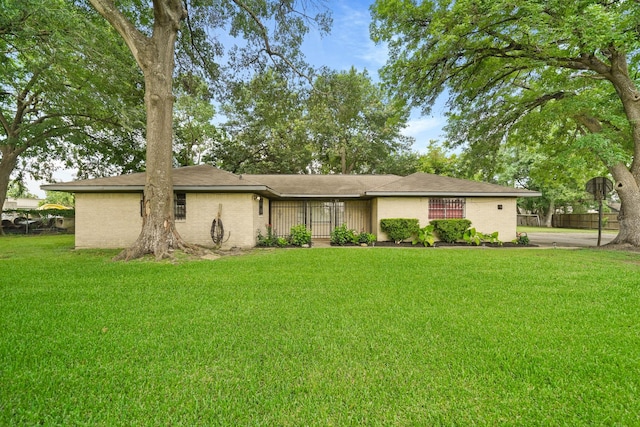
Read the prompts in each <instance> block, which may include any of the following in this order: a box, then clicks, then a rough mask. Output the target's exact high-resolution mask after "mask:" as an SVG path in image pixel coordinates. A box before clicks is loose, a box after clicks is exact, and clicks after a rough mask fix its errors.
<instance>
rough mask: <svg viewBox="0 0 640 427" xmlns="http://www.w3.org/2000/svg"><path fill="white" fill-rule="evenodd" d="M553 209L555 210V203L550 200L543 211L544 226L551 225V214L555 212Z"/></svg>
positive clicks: (549, 226) (548, 226)
mask: <svg viewBox="0 0 640 427" xmlns="http://www.w3.org/2000/svg"><path fill="white" fill-rule="evenodd" d="M555 211H556V205H555V203H554V202H553V200H552V201H550V202H549V207H548V208H547V211H546V212H545V214H544V218H543V220H542V222H543V223H544V226H545V227H547V228H551V227H553V214H554V213H555Z"/></svg>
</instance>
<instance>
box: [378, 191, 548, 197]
mask: <svg viewBox="0 0 640 427" xmlns="http://www.w3.org/2000/svg"><path fill="white" fill-rule="evenodd" d="M366 195H367V196H373V197H539V196H542V193H539V192H534V191H532V192H527V193H520V192H513V193H510V192H504V193H501V192H478V193H473V192H458V191H367V192H366Z"/></svg>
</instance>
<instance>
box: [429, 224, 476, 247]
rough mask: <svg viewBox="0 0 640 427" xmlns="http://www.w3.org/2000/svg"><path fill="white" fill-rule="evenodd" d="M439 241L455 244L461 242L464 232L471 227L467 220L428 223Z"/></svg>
mask: <svg viewBox="0 0 640 427" xmlns="http://www.w3.org/2000/svg"><path fill="white" fill-rule="evenodd" d="M430 224H432V225H433V227H434V231H435V233H436V234H437V235H438V237H440V240H442V241H444V242H447V243H455V242H457V241H458V240H462V239H463V236H464V232H465V231H466V230H467V228H469V227H470V226H471V221H469V220H468V219H434V220H432V221H431V222H430Z"/></svg>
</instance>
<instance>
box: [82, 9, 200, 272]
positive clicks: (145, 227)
mask: <svg viewBox="0 0 640 427" xmlns="http://www.w3.org/2000/svg"><path fill="white" fill-rule="evenodd" d="M91 3H92V4H93V5H94V7H96V9H97V10H98V12H100V13H101V14H102V15H103V16H104V17H105V18H106V19H107V20H108V21H109V22H110V23H111V24H112V25H113V26H114V27H115V28H116V30H118V32H119V33H120V35H121V36H122V37H123V38H124V40H125V42H126V43H127V46H129V48H130V50H131V52H132V53H133V56H134V57H135V59H136V62H137V63H138V65H139V66H140V69H141V70H142V72H143V74H144V81H145V96H144V103H145V108H146V110H147V157H146V182H145V188H144V209H143V214H142V231H141V232H140V235H139V236H138V239H137V240H136V242H135V243H134V244H133V245H132V246H131V247H130V248H128V249H125V250H124V251H122V252H121V253H120V254H119V255H118V256H117V257H116V259H125V260H129V259H133V258H138V257H140V256H143V255H145V254H154V255H155V257H156V259H161V258H166V257H169V256H170V252H169V251H170V249H172V248H175V249H183V250H188V251H199V249H198V248H197V247H195V246H193V245H188V244H187V243H185V242H184V241H183V240H182V238H181V237H180V235H179V234H178V233H177V231H176V229H175V221H174V213H173V179H172V170H173V164H172V163H173V132H172V124H173V90H172V89H173V70H174V65H175V63H174V53H175V43H176V38H177V35H178V30H179V29H180V22H181V21H182V19H184V17H185V13H186V12H185V10H184V8H183V6H182V2H181V0H155V1H154V2H153V3H154V9H153V10H154V25H153V35H152V37H151V38H149V37H147V36H145V35H144V34H142V33H141V32H140V31H138V30H137V29H136V28H135V27H134V26H133V25H132V24H131V22H130V21H128V20H127V18H126V17H125V16H124V15H123V14H122V13H120V12H119V11H118V10H117V9H116V8H115V5H114V3H113V2H112V0H91Z"/></svg>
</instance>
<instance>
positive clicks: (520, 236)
mask: <svg viewBox="0 0 640 427" xmlns="http://www.w3.org/2000/svg"><path fill="white" fill-rule="evenodd" d="M516 236H517V237H516V239H515V240H514V241H513V243H515V244H517V245H525V246H526V245H528V244H529V236H528V235H527V233H524V232H523V233H517V234H516Z"/></svg>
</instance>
